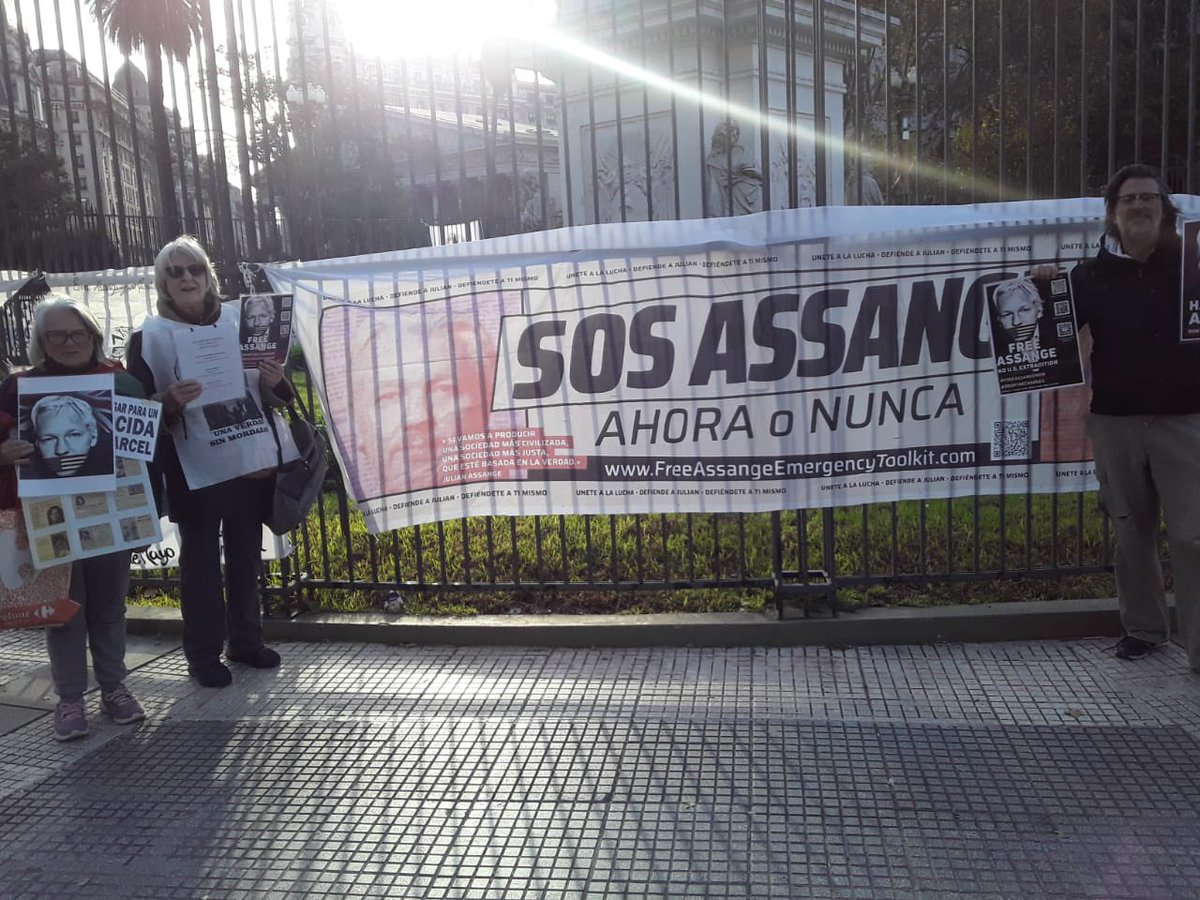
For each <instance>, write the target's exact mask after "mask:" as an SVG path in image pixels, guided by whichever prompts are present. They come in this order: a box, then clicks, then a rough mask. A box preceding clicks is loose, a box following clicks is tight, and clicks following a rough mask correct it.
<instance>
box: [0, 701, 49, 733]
mask: <svg viewBox="0 0 1200 900" xmlns="http://www.w3.org/2000/svg"><path fill="white" fill-rule="evenodd" d="M45 714H46V713H45V711H44V710H41V709H30V708H29V707H26V706H10V705H9V704H7V703H0V734H8V733H9V732H10V731H16V730H17V729H18V728H22V727H24V726H25V725H28V724H29V723H30V722H32V721H33V720H34V719H40V718H41V717H42V716H44V715H45Z"/></svg>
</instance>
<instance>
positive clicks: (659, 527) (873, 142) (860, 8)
mask: <svg viewBox="0 0 1200 900" xmlns="http://www.w3.org/2000/svg"><path fill="white" fill-rule="evenodd" d="M352 6H353V4H352V3H348V2H345V3H339V4H334V3H329V2H327V0H223V2H222V3H221V4H210V3H209V2H207V0H204V2H200V3H196V4H183V3H181V4H179V5H178V7H177V8H175V7H172V6H171V5H170V4H163V5H161V11H162V13H163V16H162V19H161V20H159V19H156V18H155V16H154V15H149V16H147V15H144V14H143V15H141V16H140V17H139V16H138V15H133V16H130V15H127V13H129V12H130V11H131V10H134V11H136V10H137V9H138V8H139V5H138V4H134V3H127V2H123V0H97V2H88V3H85V2H83V0H64V2H62V3H59V2H58V0H56V2H55V3H54V4H53V5H52V7H50V6H48V5H47V4H46V3H45V2H44V0H7V2H5V3H3V4H0V31H2V32H3V41H2V42H0V72H2V75H0V184H3V187H4V190H3V191H0V203H3V204H6V205H7V208H6V209H5V213H6V214H5V215H4V216H0V267H3V268H9V269H16V270H23V271H32V270H39V269H40V270H43V271H48V272H63V271H80V270H88V269H96V268H106V267H112V266H125V265H138V264H147V263H149V262H150V261H151V260H152V257H153V254H154V252H155V251H156V250H157V248H158V247H159V246H161V244H162V243H163V242H164V241H165V240H166V239H168V238H170V237H173V236H174V235H175V234H177V233H179V232H181V231H187V232H190V233H194V234H197V235H198V236H199V237H200V239H201V240H202V241H203V242H204V243H205V244H206V245H207V246H208V247H210V248H211V250H212V252H213V255H214V258H215V259H216V260H217V262H218V263H219V267H220V271H221V274H222V277H223V280H224V282H225V286H226V289H227V291H229V292H236V291H237V290H238V285H239V280H238V265H239V263H247V262H250V263H253V262H261V261H266V260H280V259H288V258H303V259H316V258H325V257H331V256H342V255H350V254H357V253H366V252H373V251H383V250H395V249H402V248H406V247H414V246H421V245H426V244H429V243H443V242H449V241H453V240H465V239H470V238H472V237H491V236H497V235H502V234H509V233H514V232H518V231H524V230H540V229H546V228H554V227H559V226H563V225H576V224H587V223H597V222H615V221H620V222H625V221H636V220H661V219H677V218H693V217H704V216H723V215H736V214H741V213H746V212H753V211H758V210H768V209H779V208H794V207H800V206H810V205H811V206H821V205H830V204H843V203H850V204H871V203H889V204H908V203H935V204H937V203H961V202H974V201H986V200H1011V199H1023V198H1041V197H1064V196H1076V195H1095V194H1097V193H1098V192H1099V190H1100V188H1101V186H1102V185H1103V184H1104V183H1105V181H1106V180H1107V177H1108V175H1109V173H1110V172H1112V171H1114V170H1115V169H1116V168H1117V167H1119V166H1120V165H1122V164H1124V163H1128V162H1135V161H1138V162H1149V163H1152V164H1154V165H1156V166H1158V167H1159V169H1160V170H1161V171H1162V172H1163V173H1164V177H1165V179H1166V180H1167V182H1168V184H1169V185H1170V186H1171V187H1172V188H1173V189H1174V190H1177V191H1182V192H1188V193H1196V192H1197V191H1198V189H1200V160H1198V159H1197V134H1196V124H1197V119H1198V107H1200V97H1198V92H1200V87H1198V86H1200V62H1198V51H1200V10H1198V0H974V2H968V0H825V2H821V3H816V4H814V3H812V2H807V0H608V2H606V3H597V2H594V0H560V2H559V4H558V8H557V11H556V14H555V17H554V19H553V20H552V21H546V22H530V23H528V27H527V28H526V36H525V38H524V39H520V40H507V41H501V40H495V41H490V42H488V43H486V44H485V45H483V46H481V47H476V48H469V49H464V50H461V51H459V52H456V53H453V54H449V55H446V56H442V57H437V58H435V57H420V58H418V57H413V56H407V57H401V56H396V57H394V58H393V57H391V56H388V55H383V54H368V53H364V52H363V50H362V49H361V48H362V45H363V43H364V38H365V35H364V33H362V32H356V31H354V30H353V28H352V27H351V26H350V25H348V24H347V23H348V21H349V19H347V18H346V17H345V14H346V12H347V10H348V9H350V7H352ZM169 7H170V9H169V10H168V8H169ZM155 9H159V7H155ZM97 10H99V12H100V16H99V18H98V17H97V15H96V11H97ZM14 321H15V320H14ZM988 529H994V531H995V534H994V537H992V536H989V538H988V539H987V540H986V541H985V540H983V539H981V532H982V531H986V530H988ZM298 543H299V546H298V553H297V556H296V557H295V558H293V559H292V560H290V561H289V562H287V563H286V564H285V568H284V569H283V570H281V571H278V572H277V573H276V575H277V576H278V578H279V579H281V580H282V581H283V582H285V583H287V584H289V585H291V584H294V583H296V582H297V579H299V581H301V582H302V583H303V584H304V585H305V586H306V587H309V588H313V589H320V590H322V591H324V592H336V591H340V590H346V591H353V592H379V591H386V590H389V589H413V590H421V591H426V590H434V589H437V590H442V591H480V590H503V591H508V592H512V593H513V594H514V595H520V594H522V593H523V592H527V591H534V590H536V591H593V590H599V589H620V588H627V587H637V588H648V589H649V588H659V589H676V588H685V587H686V588H703V587H714V588H730V587H749V588H763V589H769V590H774V591H775V592H776V595H777V596H779V597H785V596H787V595H788V594H789V593H792V592H797V591H798V592H800V593H802V594H807V593H811V592H816V591H827V590H829V588H830V586H831V585H832V586H847V585H850V586H853V585H873V584H882V583H888V582H903V581H907V580H921V581H930V580H941V581H952V580H957V579H982V578H995V577H997V576H1009V575H1017V574H1020V575H1042V574H1061V573H1081V572H1094V571H1103V570H1104V569H1105V567H1106V566H1107V565H1108V563H1109V556H1108V554H1109V550H1108V547H1109V542H1108V535H1107V531H1106V526H1105V523H1104V522H1103V520H1102V519H1101V518H1100V517H1099V516H1098V515H1097V514H1096V513H1095V512H1094V511H1093V509H1092V508H1091V501H1090V499H1089V498H1085V497H1081V496H1072V497H1056V498H1049V497H1033V496H1029V495H1024V494H1021V495H1010V496H1001V497H998V498H992V497H988V498H977V499H975V500H973V501H969V502H968V501H961V500H956V501H937V502H914V503H911V504H891V505H887V506H877V507H861V508H851V509H845V510H837V511H832V510H830V511H817V512H805V511H800V512H795V513H787V514H764V515H734V516H725V515H713V516H698V515H686V516H610V517H578V518H577V517H552V518H543V519H538V518H535V519H530V520H516V519H514V520H507V519H505V520H487V519H484V520H464V521H460V522H454V523H442V524H439V525H436V526H426V527H424V528H414V529H411V530H407V531H404V532H396V533H390V534H386V535H381V536H371V535H367V534H366V533H365V532H364V531H363V529H362V525H361V521H360V520H359V519H358V518H357V514H356V513H355V512H354V511H353V510H352V509H351V508H350V506H349V504H348V503H347V500H346V496H345V493H344V491H342V490H341V489H340V486H339V485H337V484H331V485H330V486H329V490H328V492H327V494H326V496H325V498H324V501H323V503H322V504H321V506H320V508H319V509H318V510H317V511H316V512H315V513H314V516H313V518H312V519H311V520H310V522H309V524H308V525H307V526H306V527H305V528H304V529H302V531H301V532H300V533H299V534H298ZM298 573H299V574H298ZM155 581H156V580H155V579H148V580H147V581H146V582H145V583H147V584H150V583H153V582H155ZM157 582H161V583H170V578H169V576H166V575H162V576H160V577H159V578H158V579H157Z"/></svg>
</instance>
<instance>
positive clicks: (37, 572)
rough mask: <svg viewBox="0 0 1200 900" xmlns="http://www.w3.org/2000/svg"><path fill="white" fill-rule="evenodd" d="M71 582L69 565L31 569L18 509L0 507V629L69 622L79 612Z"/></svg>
mask: <svg viewBox="0 0 1200 900" xmlns="http://www.w3.org/2000/svg"><path fill="white" fill-rule="evenodd" d="M70 582H71V566H70V565H63V566H53V567H52V568H49V569H35V568H34V566H33V556H32V555H31V554H30V552H29V538H28V536H27V535H26V533H25V523H24V521H22V516H21V512H20V510H17V509H0V629H8V628H42V627H45V626H47V625H61V624H63V623H64V622H69V621H70V620H71V617H72V616H74V615H75V614H76V613H77V612H79V604H78V603H76V602H75V601H74V600H72V599H71V597H70V595H69V593H68V592H69V589H70Z"/></svg>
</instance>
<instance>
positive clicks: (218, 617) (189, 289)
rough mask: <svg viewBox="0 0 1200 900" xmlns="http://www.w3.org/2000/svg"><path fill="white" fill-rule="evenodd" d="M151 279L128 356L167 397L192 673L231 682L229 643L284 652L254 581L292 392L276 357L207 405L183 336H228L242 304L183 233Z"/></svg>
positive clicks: (265, 664) (286, 451)
mask: <svg viewBox="0 0 1200 900" xmlns="http://www.w3.org/2000/svg"><path fill="white" fill-rule="evenodd" d="M154 284H155V288H156V290H157V294H158V302H157V310H158V315H155V316H149V317H147V318H146V320H145V321H144V322H143V323H142V325H141V327H140V328H139V329H138V330H137V331H135V332H134V333H133V335H132V336H131V337H130V341H129V348H128V352H127V362H128V364H129V371H130V372H131V373H133V374H134V375H136V376H137V377H138V379H139V380H141V382H142V384H143V385H144V386H145V388H146V391H147V392H148V393H149V394H150V395H151V396H152V397H154V398H155V399H159V400H161V401H162V403H163V416H164V424H165V428H164V430H163V433H164V436H165V439H164V440H163V441H162V443H161V444H160V446H159V457H158V464H159V466H160V467H161V470H162V475H163V479H164V481H165V484H166V511H167V515H168V516H169V517H170V519H171V521H173V522H175V523H176V525H177V526H178V528H179V543H180V548H179V551H180V552H179V574H180V607H181V611H182V613H183V652H184V655H185V656H186V657H187V662H188V672H189V673H190V674H191V676H192V678H194V679H195V680H196V681H197V682H199V683H200V684H201V685H203V686H205V687H225V686H226V685H228V684H231V683H232V681H233V674H232V673H231V672H230V670H229V668H228V667H227V666H226V665H225V664H224V663H223V662H222V661H221V652H222V649H224V652H225V659H226V660H232V661H233V662H238V663H244V664H246V665H249V666H253V667H254V668H258V669H273V668H275V667H276V666H278V665H279V654H278V653H276V652H275V651H274V650H272V649H271V648H270V647H267V646H265V645H264V643H263V632H262V614H261V611H260V609H259V593H258V581H259V575H260V574H261V571H262V523H263V520H264V518H265V517H266V515H267V513H268V512H269V510H270V506H271V502H272V496H273V488H274V481H273V479H272V478H271V477H270V476H271V475H272V473H273V471H274V469H275V467H276V465H277V464H278V461H279V459H280V456H281V455H282V457H283V459H284V461H287V460H288V459H289V458H290V459H294V458H296V455H297V454H296V450H295V446H294V445H293V444H291V437H290V433H289V431H288V429H286V428H278V429H277V428H276V427H275V426H276V424H277V417H276V416H275V415H274V414H273V413H272V412H271V411H270V409H269V407H271V406H277V405H280V404H282V403H284V402H286V401H287V400H289V399H291V396H292V393H291V388H290V386H289V385H288V383H287V381H286V379H285V378H284V375H283V367H282V366H281V365H279V364H278V363H276V362H263V363H260V364H259V365H258V366H257V368H255V369H249V370H244V371H243V373H242V374H243V376H244V380H245V386H246V394H245V396H244V397H242V398H239V399H237V400H234V401H232V402H214V403H206V402H205V398H204V385H203V384H202V383H201V382H200V381H199V380H197V379H196V378H192V377H187V376H188V375H189V373H187V372H183V373H181V372H180V360H179V355H178V352H177V349H176V348H177V347H178V346H180V344H181V342H186V341H191V340H195V339H196V338H197V337H199V336H209V337H214V336H215V337H228V335H232V338H229V339H231V340H233V341H234V342H236V341H237V336H238V331H239V325H240V316H239V314H238V309H237V305H236V304H231V305H226V304H222V303H221V298H220V297H219V296H218V295H217V287H216V277H215V273H214V272H213V267H212V263H211V262H210V261H209V258H208V254H207V253H205V251H204V248H203V247H202V246H200V244H199V242H197V241H196V239H195V238H192V237H189V236H186V235H185V236H183V237H179V238H176V239H175V240H173V241H171V242H170V243H169V244H167V245H166V246H165V247H163V248H162V250H160V251H159V253H158V256H157V258H156V259H155V260H154ZM223 332H224V333H228V334H224V335H223V334H222V333H223ZM222 544H223V546H224V562H225V571H224V578H223V579H222V573H221V547H222ZM222 581H223V583H222Z"/></svg>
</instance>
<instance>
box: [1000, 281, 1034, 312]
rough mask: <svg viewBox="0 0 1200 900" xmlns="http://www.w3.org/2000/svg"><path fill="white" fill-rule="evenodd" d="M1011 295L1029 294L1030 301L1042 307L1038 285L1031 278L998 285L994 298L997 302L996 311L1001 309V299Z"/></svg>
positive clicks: (1003, 282)
mask: <svg viewBox="0 0 1200 900" xmlns="http://www.w3.org/2000/svg"><path fill="white" fill-rule="evenodd" d="M1009 294H1017V295H1020V294H1028V295H1029V299H1031V300H1033V301H1034V302H1035V303H1037V304H1038V306H1041V305H1042V295H1041V293H1039V292H1038V289H1037V285H1036V284H1034V283H1033V279H1031V278H1014V279H1013V280H1012V281H1002V282H1000V283H999V284H998V285H996V290H995V292H994V293H993V294H992V296H993V297H994V298H995V300H996V309H999V308H1000V298H1001V297H1002V296H1007V295H1009Z"/></svg>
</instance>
